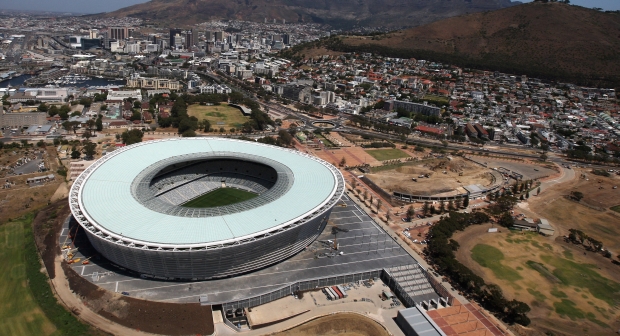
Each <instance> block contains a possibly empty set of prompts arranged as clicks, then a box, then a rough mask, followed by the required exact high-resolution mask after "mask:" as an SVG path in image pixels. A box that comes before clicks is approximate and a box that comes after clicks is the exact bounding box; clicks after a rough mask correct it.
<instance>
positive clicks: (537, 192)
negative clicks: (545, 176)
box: [536, 187, 540, 196]
mask: <svg viewBox="0 0 620 336" xmlns="http://www.w3.org/2000/svg"><path fill="white" fill-rule="evenodd" d="M538 195H540V187H538V189H537V190H536V196H538Z"/></svg>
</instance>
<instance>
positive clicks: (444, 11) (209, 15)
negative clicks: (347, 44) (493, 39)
mask: <svg viewBox="0 0 620 336" xmlns="http://www.w3.org/2000/svg"><path fill="white" fill-rule="evenodd" d="M518 3H520V2H512V1H511V0H338V1H334V0H151V1H149V2H146V3H142V4H137V5H133V6H129V7H125V8H122V9H119V10H117V11H114V12H110V13H106V14H104V15H105V16H107V17H125V16H131V17H137V18H141V19H149V20H159V21H162V22H166V23H173V24H177V25H179V24H186V25H188V24H195V23H200V22H204V21H208V20H211V19H234V20H247V21H257V22H262V21H263V20H264V19H265V18H266V19H268V20H269V21H271V20H273V19H277V20H279V21H280V22H281V20H282V19H284V20H286V21H287V22H319V23H328V24H331V25H332V26H335V27H351V26H354V25H358V26H386V27H414V26H418V25H422V24H427V23H430V22H434V21H437V20H440V19H443V18H447V17H452V16H456V15H461V14H465V13H474V12H480V11H490V10H496V9H500V8H506V7H510V6H513V5H515V4H518Z"/></svg>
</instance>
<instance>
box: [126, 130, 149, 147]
mask: <svg viewBox="0 0 620 336" xmlns="http://www.w3.org/2000/svg"><path fill="white" fill-rule="evenodd" d="M143 136H144V133H142V131H141V130H139V129H132V130H130V131H125V132H123V134H121V139H122V140H123V143H124V144H125V145H127V146H129V145H133V144H135V143H138V142H142V137H143Z"/></svg>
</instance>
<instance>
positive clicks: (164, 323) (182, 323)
mask: <svg viewBox="0 0 620 336" xmlns="http://www.w3.org/2000/svg"><path fill="white" fill-rule="evenodd" d="M67 215H69V206H68V204H67V201H66V199H64V200H60V201H58V202H55V203H53V204H51V205H49V206H47V207H45V208H44V209H42V210H41V211H40V212H39V213H38V214H37V216H36V218H35V220H34V223H33V227H34V232H35V240H36V242H37V245H38V246H39V249H40V251H41V254H42V255H41V257H42V259H43V263H44V265H45V267H46V269H47V270H48V274H49V276H50V279H55V278H56V277H57V276H66V277H67V279H68V282H69V287H70V289H71V290H72V291H73V292H75V293H76V294H77V295H78V296H79V297H80V299H81V302H82V303H83V304H84V305H86V306H87V307H88V308H89V309H90V310H91V311H94V312H95V313H97V314H99V315H101V316H103V317H105V318H107V319H108V320H111V321H114V322H116V323H118V324H120V325H122V326H125V327H128V328H131V329H135V330H140V331H145V332H152V333H158V334H166V335H189V334H203V335H210V334H212V333H213V331H214V327H213V318H212V315H211V314H212V312H211V306H200V304H199V303H192V304H175V303H163V302H153V301H145V300H139V299H134V298H131V297H126V296H123V295H120V294H117V293H112V292H108V291H106V290H103V289H100V288H99V287H97V286H96V285H94V284H93V283H91V282H88V281H87V280H85V279H84V278H82V277H81V276H79V275H78V274H77V273H75V271H74V270H73V269H72V268H71V267H69V266H68V265H67V264H66V263H65V262H64V261H63V262H62V271H64V274H57V272H56V270H57V268H56V267H55V266H56V265H55V263H56V258H57V256H58V255H59V254H60V248H59V246H58V245H57V244H56V242H57V241H58V234H59V231H60V228H61V227H62V223H63V222H64V220H65V218H66V217H67ZM59 272H60V271H59ZM81 312H82V313H85V311H84V310H82V311H81Z"/></svg>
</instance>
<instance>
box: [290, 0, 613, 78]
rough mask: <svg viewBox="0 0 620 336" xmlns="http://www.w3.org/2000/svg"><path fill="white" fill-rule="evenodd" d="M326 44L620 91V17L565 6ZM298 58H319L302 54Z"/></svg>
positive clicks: (520, 9)
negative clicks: (614, 88)
mask: <svg viewBox="0 0 620 336" xmlns="http://www.w3.org/2000/svg"><path fill="white" fill-rule="evenodd" d="M320 43H322V44H323V45H322V46H319V47H320V48H321V49H323V48H327V49H331V50H334V51H341V52H353V51H355V52H374V53H377V54H382V55H385V56H392V57H402V58H410V57H413V58H418V59H428V60H432V61H440V62H447V63H452V64H457V65H460V66H464V67H472V68H478V69H488V70H498V71H504V72H510V73H515V74H529V75H531V76H538V77H542V78H548V79H559V80H566V81H572V82H576V83H581V84H584V85H598V84H600V85H606V86H616V87H620V14H619V13H617V12H616V13H605V12H599V11H596V10H592V9H587V8H583V7H579V6H571V5H566V4H561V3H538V2H537V3H528V4H522V5H519V6H514V7H510V8H507V9H501V10H497V11H493V12H482V13H475V14H469V15H463V16H459V17H453V18H449V19H444V20H441V21H437V22H434V23H431V24H428V25H423V26H419V27H415V28H411V29H407V30H402V31H397V32H393V33H388V34H383V35H375V36H344V37H336V38H331V39H329V40H323V41H322V42H320ZM316 47H317V45H316V44H315V45H314V48H315V49H316ZM297 54H298V55H301V54H312V53H311V52H305V51H304V52H300V51H299V49H297Z"/></svg>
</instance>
